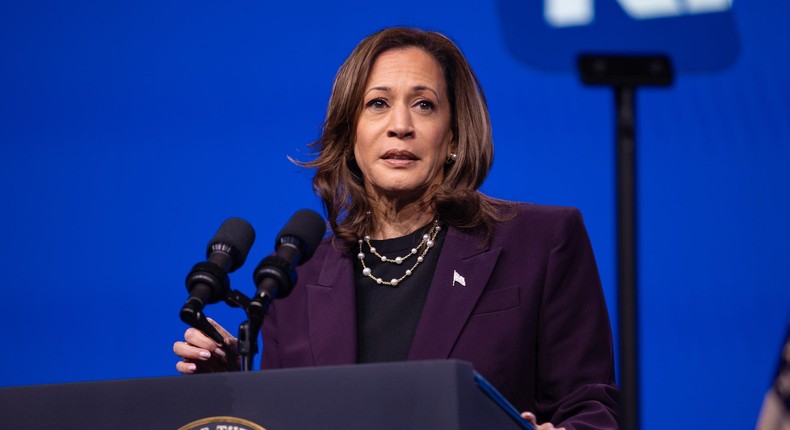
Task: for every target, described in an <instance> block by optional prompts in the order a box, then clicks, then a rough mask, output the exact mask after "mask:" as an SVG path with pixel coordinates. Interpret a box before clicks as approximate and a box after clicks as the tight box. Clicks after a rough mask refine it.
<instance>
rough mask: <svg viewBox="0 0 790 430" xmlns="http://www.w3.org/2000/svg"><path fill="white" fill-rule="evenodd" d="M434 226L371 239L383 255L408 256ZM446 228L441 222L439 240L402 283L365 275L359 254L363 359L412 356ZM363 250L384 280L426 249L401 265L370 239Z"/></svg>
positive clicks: (357, 280) (359, 324)
mask: <svg viewBox="0 0 790 430" xmlns="http://www.w3.org/2000/svg"><path fill="white" fill-rule="evenodd" d="M433 225H434V224H433V222H431V223H430V224H429V225H427V226H425V227H424V228H421V229H418V230H416V231H415V232H414V233H412V234H409V235H406V236H403V237H398V238H395V239H387V240H371V241H370V244H371V245H372V246H373V247H375V248H376V251H378V253H379V254H380V255H384V256H386V257H388V258H391V259H394V258H395V257H403V256H405V255H407V254H408V253H409V252H410V251H411V249H412V248H414V247H416V246H417V245H419V243H420V241H422V236H423V234H426V233H428V234H430V231H431V228H432V227H433ZM446 230H447V229H446V228H445V227H444V226H442V229H441V230H440V231H439V234H438V235H437V236H436V239H435V240H434V242H435V245H434V246H433V247H432V248H431V249H430V250H429V251H428V253H427V254H425V257H424V260H423V262H422V263H420V264H419V265H418V266H417V267H416V268H415V269H414V273H412V274H411V276H407V277H406V278H405V279H403V280H402V281H401V282H399V283H398V285H397V286H389V285H384V284H378V283H376V281H374V280H373V279H370V278H369V277H367V276H365V275H363V274H362V264H361V263H360V261H359V259H358V258H354V270H355V274H356V277H355V287H356V297H357V360H358V362H359V363H372V362H380V361H404V360H406V358H407V357H408V355H409V349H410V348H411V342H412V339H414V333H415V332H416V331H417V324H418V323H419V321H420V315H421V314H422V309H423V307H424V306H425V300H426V299H427V297H428V289H429V288H430V286H431V280H432V279H433V272H434V270H435V269H436V262H437V261H438V260H439V252H440V251H441V247H442V243H443V242H444V236H445V233H446ZM353 251H354V254H357V253H359V246H356V247H355V248H354V249H353ZM420 251H422V249H420ZM362 252H363V253H364V254H365V265H366V266H367V267H369V268H370V269H371V270H372V271H373V275H374V276H376V277H378V278H381V279H383V280H385V281H389V280H391V279H393V278H395V279H399V278H400V277H401V276H403V275H404V274H405V273H406V269H409V268H411V267H412V265H414V262H415V261H416V260H415V259H416V258H417V256H418V255H420V253H421V252H420V253H418V254H417V255H413V256H411V257H409V259H407V260H405V261H404V262H403V263H402V264H396V263H384V262H382V261H381V259H380V258H379V257H376V256H375V255H373V253H371V252H370V248H369V247H368V245H367V244H366V243H363V244H362Z"/></svg>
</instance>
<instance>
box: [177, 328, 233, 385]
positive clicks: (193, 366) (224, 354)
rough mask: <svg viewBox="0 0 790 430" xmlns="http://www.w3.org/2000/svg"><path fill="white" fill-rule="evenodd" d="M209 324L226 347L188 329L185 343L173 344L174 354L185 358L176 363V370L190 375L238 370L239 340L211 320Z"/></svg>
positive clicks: (192, 329) (198, 331) (195, 330)
mask: <svg viewBox="0 0 790 430" xmlns="http://www.w3.org/2000/svg"><path fill="white" fill-rule="evenodd" d="M207 319H208V322H209V323H211V325H213V326H214V328H216V329H217V331H218V332H219V334H220V335H222V337H223V339H225V345H220V344H218V343H217V342H214V341H213V340H212V339H211V338H210V337H208V336H206V335H205V334H203V333H202V332H201V331H200V330H197V329H195V328H192V327H190V328H188V329H187V331H186V332H185V333H184V341H179V342H176V343H174V344H173V352H175V353H176V355H177V356H179V357H181V358H183V360H182V361H179V362H178V363H176V370H178V371H179V372H181V373H183V374H185V375H189V374H192V373H207V372H227V371H230V370H233V369H234V368H238V359H239V357H238V356H237V354H236V343H237V339H236V338H235V337H233V336H232V335H231V334H230V333H228V331H227V330H225V328H224V327H222V326H221V325H219V324H217V322H216V321H214V320H212V319H211V318H207Z"/></svg>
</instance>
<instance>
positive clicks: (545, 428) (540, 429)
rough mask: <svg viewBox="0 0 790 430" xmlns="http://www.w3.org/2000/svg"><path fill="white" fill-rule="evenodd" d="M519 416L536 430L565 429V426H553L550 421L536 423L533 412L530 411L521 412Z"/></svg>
mask: <svg viewBox="0 0 790 430" xmlns="http://www.w3.org/2000/svg"><path fill="white" fill-rule="evenodd" d="M521 418H524V419H525V420H527V421H529V422H530V423H531V424H532V426H533V427H535V429H536V430H565V427H554V424H552V423H544V424H541V425H538V419H537V418H535V414H533V413H532V412H522V413H521Z"/></svg>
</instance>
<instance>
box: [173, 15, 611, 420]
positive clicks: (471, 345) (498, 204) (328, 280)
mask: <svg viewBox="0 0 790 430" xmlns="http://www.w3.org/2000/svg"><path fill="white" fill-rule="evenodd" d="M315 147H316V148H318V150H319V155H318V158H317V159H315V160H314V161H311V162H307V163H299V164H302V165H304V166H306V167H311V168H316V175H315V177H314V180H313V184H314V188H315V190H316V192H317V193H318V194H319V195H320V196H321V198H322V199H323V201H324V203H325V205H326V209H327V212H328V216H329V223H330V226H331V228H332V231H333V232H334V236H330V237H328V238H325V239H324V241H323V242H322V243H321V245H320V246H319V248H318V249H317V251H316V252H315V255H314V256H313V257H312V259H311V260H310V261H309V262H308V263H306V264H305V265H304V266H303V267H301V268H300V270H299V275H298V282H299V285H297V286H296V287H295V288H294V290H293V292H292V293H291V295H290V296H289V297H288V298H286V299H283V300H281V301H279V302H276V303H275V304H274V305H273V306H272V308H271V311H270V314H269V315H268V316H267V319H266V321H265V323H264V327H263V341H264V354H263V358H262V368H264V369H267V368H281V367H299V366H316V365H330V364H346V363H357V362H360V363H362V362H375V361H394V360H418V359H437V358H457V359H461V360H466V361H470V362H472V363H473V364H474V366H475V368H476V370H477V371H478V372H480V373H481V374H482V375H483V376H484V377H486V378H487V379H488V380H489V381H491V382H492V383H493V384H494V385H495V386H496V387H497V388H498V389H499V390H500V391H501V392H502V393H503V394H504V395H505V396H506V397H507V398H508V399H509V400H510V401H511V402H512V403H513V404H514V405H515V406H516V407H518V408H521V410H529V411H534V413H535V415H536V416H537V420H538V421H541V422H546V424H544V425H543V426H541V427H540V428H546V429H552V428H554V427H553V425H552V423H555V424H557V425H562V426H564V427H565V428H566V429H579V428H601V429H603V428H616V427H617V424H616V412H615V410H616V407H617V389H616V388H615V385H614V376H613V375H614V371H613V369H614V366H613V357H612V345H611V333H610V327H609V320H608V316H607V313H606V306H605V303H604V299H603V294H602V291H601V286H600V281H599V278H598V273H597V268H596V266H595V261H594V257H593V254H592V249H591V247H590V243H589V239H588V237H587V234H586V231H585V229H584V225H583V223H582V220H581V216H580V214H579V212H578V211H577V210H575V209H570V208H557V207H545V206H537V205H531V204H515V203H509V202H504V201H499V200H495V199H492V198H490V197H487V196H485V195H483V194H481V193H479V192H478V191H477V190H478V188H479V187H480V185H481V184H482V183H483V180H484V179H485V177H486V175H487V173H488V171H489V169H490V168H491V164H492V160H493V144H492V139H491V125H490V120H489V116H488V109H487V107H486V102H485V97H484V95H483V92H482V90H481V88H480V85H479V83H478V81H477V78H476V76H475V75H474V73H473V71H472V70H471V68H470V67H469V65H468V64H467V62H466V59H465V58H464V57H463V55H462V54H461V52H460V51H459V50H458V48H457V47H456V46H455V45H454V44H453V43H452V42H451V41H450V40H449V39H447V38H446V37H444V36H442V35H440V34H438V33H431V32H424V31H421V30H416V29H405V28H391V29H386V30H383V31H381V32H378V33H376V34H373V35H371V36H369V37H368V38H366V39H365V40H363V41H362V42H361V43H360V44H359V45H358V46H357V47H356V49H355V50H354V52H352V53H351V55H350V56H349V58H348V59H347V60H346V61H345V63H344V64H343V66H342V67H341V68H340V70H339V72H338V74H337V77H336V79H335V83H334V86H333V90H332V96H331V98H330V101H329V107H328V110H327V117H326V121H325V123H324V128H323V134H322V136H321V139H320V140H319V141H318V142H316V143H315ZM223 333H225V334H226V335H227V336H228V337H230V335H228V334H227V332H223ZM185 337H186V342H177V343H176V344H175V346H174V350H175V352H176V354H177V355H179V356H180V357H183V358H184V359H185V361H182V362H179V363H178V364H177V368H178V370H179V371H181V372H183V373H194V372H196V371H198V369H202V366H204V365H206V364H210V363H212V362H213V361H215V360H216V359H217V358H221V357H222V356H223V355H224V353H223V352H222V350H221V349H220V348H218V346H219V345H216V344H214V343H213V342H212V341H210V340H208V338H206V337H205V336H203V335H202V334H200V333H199V332H197V331H196V330H192V329H190V330H188V331H187V333H186V335H185ZM214 351H215V352H214ZM212 352H213V353H212ZM217 355H219V356H220V357H217ZM525 416H526V417H528V419H530V420H532V421H533V422H534V421H535V420H536V418H535V416H533V415H531V414H526V415H525Z"/></svg>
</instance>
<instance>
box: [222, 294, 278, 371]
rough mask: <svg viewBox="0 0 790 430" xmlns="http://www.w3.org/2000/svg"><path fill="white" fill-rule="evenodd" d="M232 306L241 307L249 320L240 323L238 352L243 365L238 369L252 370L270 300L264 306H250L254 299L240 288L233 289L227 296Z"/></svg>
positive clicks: (227, 300)
mask: <svg viewBox="0 0 790 430" xmlns="http://www.w3.org/2000/svg"><path fill="white" fill-rule="evenodd" d="M225 301H226V302H227V303H228V305H230V306H231V307H240V308H242V309H244V313H245V314H247V320H246V321H243V322H242V323H241V324H239V332H238V344H237V346H236V352H237V353H238V355H239V358H241V365H240V368H239V369H238V370H241V371H242V372H249V371H252V370H253V368H252V366H253V363H254V361H255V354H257V353H258V336H259V334H260V332H261V326H262V325H263V316H264V315H265V314H266V311H267V310H268V308H269V306H268V304H269V302H268V301H267V302H266V305H265V306H264V307H260V306H257V303H256V305H253V306H250V304H251V303H252V300H250V298H249V297H247V296H245V295H244V294H243V293H241V292H240V291H238V290H233V291H231V292H230V293H229V294H228V297H227V298H225Z"/></svg>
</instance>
